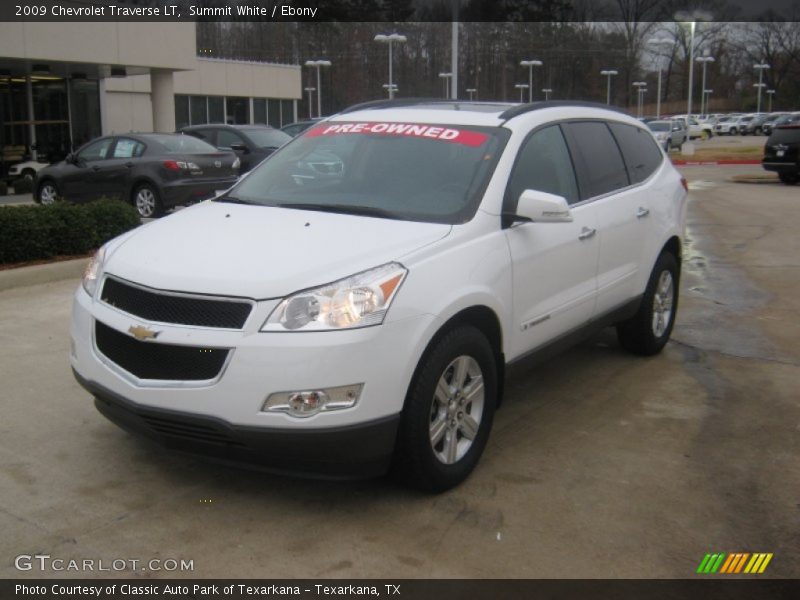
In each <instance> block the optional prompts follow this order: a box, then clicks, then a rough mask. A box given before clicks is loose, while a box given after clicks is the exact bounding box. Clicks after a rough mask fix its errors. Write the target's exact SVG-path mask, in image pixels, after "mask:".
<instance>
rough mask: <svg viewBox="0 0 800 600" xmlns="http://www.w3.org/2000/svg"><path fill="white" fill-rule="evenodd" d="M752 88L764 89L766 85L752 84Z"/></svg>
mask: <svg viewBox="0 0 800 600" xmlns="http://www.w3.org/2000/svg"><path fill="white" fill-rule="evenodd" d="M753 87H755V88H765V87H767V84H766V83H754V84H753Z"/></svg>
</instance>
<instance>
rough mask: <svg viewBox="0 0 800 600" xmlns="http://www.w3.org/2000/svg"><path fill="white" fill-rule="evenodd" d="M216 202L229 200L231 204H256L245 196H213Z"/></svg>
mask: <svg viewBox="0 0 800 600" xmlns="http://www.w3.org/2000/svg"><path fill="white" fill-rule="evenodd" d="M212 200H213V201H214V202H228V203H230V204H255V202H250V201H249V200H245V199H243V198H237V197H236V196H218V197H216V198H212Z"/></svg>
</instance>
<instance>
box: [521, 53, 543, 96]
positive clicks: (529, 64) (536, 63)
mask: <svg viewBox="0 0 800 600" xmlns="http://www.w3.org/2000/svg"><path fill="white" fill-rule="evenodd" d="M519 64H520V66H522V67H528V102H533V67H541V66H542V61H540V60H521V61H519ZM520 102H522V99H521V98H520Z"/></svg>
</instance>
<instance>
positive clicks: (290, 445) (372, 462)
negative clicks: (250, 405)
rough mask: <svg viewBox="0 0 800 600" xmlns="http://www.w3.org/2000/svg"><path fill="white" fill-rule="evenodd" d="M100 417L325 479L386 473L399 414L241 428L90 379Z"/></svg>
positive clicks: (179, 444) (192, 449) (231, 458)
mask: <svg viewBox="0 0 800 600" xmlns="http://www.w3.org/2000/svg"><path fill="white" fill-rule="evenodd" d="M73 374H74V375H75V379H76V380H77V381H78V383H80V384H81V385H82V386H83V387H84V388H85V389H86V390H87V391H88V392H89V393H91V394H92V395H93V396H94V397H95V406H96V407H97V410H98V411H100V413H101V414H102V415H103V416H105V417H106V418H107V419H109V420H110V421H112V422H113V423H115V424H116V425H118V426H119V427H121V428H123V429H125V430H126V431H130V432H131V433H135V434H139V435H142V436H145V437H147V438H150V439H151V440H154V441H156V442H158V443H160V444H161V445H163V446H166V447H167V448H171V449H174V450H178V451H183V452H189V453H192V454H200V455H204V456H208V457H211V458H214V459H217V460H222V461H225V462H235V463H239V464H249V465H254V466H258V467H260V468H263V469H266V470H269V471H274V472H278V473H286V474H292V475H300V476H305V477H314V478H320V479H357V478H363V477H375V476H378V475H382V474H384V473H386V471H387V470H388V468H389V464H390V462H391V458H392V452H393V450H394V445H395V438H396V435H397V427H398V424H399V421H400V417H399V415H395V416H391V417H387V418H383V419H378V420H375V421H371V422H367V423H360V424H357V425H352V426H344V427H334V428H326V429H296V428H295V429H275V428H261V427H242V426H235V425H231V424H230V423H227V422H225V421H223V420H221V419H214V418H209V417H202V416H197V415H191V414H186V413H181V412H177V411H172V410H163V409H157V408H152V407H143V406H140V405H137V404H135V403H134V402H131V401H130V400H128V399H126V398H124V397H122V396H120V395H119V394H117V393H115V392H113V391H111V390H109V389H107V388H105V387H103V386H101V385H99V384H97V383H95V382H93V381H87V380H86V379H84V378H83V377H81V376H80V374H78V373H77V372H76V371H75V370H73Z"/></svg>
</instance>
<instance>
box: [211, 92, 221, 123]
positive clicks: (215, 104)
mask: <svg viewBox="0 0 800 600" xmlns="http://www.w3.org/2000/svg"><path fill="white" fill-rule="evenodd" d="M208 122H209V123H224V122H225V104H224V98H223V97H222V96H209V97H208Z"/></svg>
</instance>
